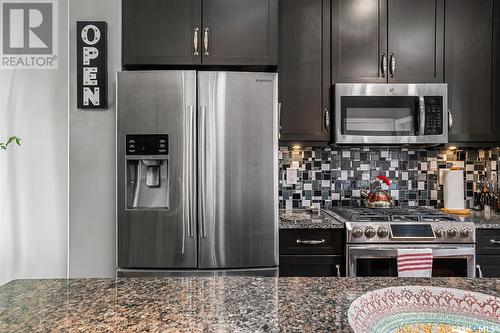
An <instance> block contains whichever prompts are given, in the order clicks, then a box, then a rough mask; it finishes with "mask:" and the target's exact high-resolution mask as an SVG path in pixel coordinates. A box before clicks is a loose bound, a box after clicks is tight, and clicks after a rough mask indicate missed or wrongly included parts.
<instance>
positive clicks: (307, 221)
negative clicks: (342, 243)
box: [279, 209, 500, 229]
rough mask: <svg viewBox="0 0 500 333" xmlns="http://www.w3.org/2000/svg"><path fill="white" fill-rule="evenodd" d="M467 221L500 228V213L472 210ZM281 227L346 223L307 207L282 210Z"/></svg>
mask: <svg viewBox="0 0 500 333" xmlns="http://www.w3.org/2000/svg"><path fill="white" fill-rule="evenodd" d="M290 213H291V214H292V215H294V216H296V217H297V219H286V218H284V217H285V215H286V214H290ZM464 220H465V221H470V222H474V223H475V226H476V229H500V214H497V213H491V214H485V213H484V212H481V211H471V213H470V215H469V216H466V217H464ZM279 228H280V229H344V228H345V225H344V223H342V222H340V221H339V220H336V219H335V218H332V217H330V216H327V215H324V214H323V213H321V215H319V216H317V215H314V214H311V213H310V212H308V211H307V210H305V209H293V210H280V221H279Z"/></svg>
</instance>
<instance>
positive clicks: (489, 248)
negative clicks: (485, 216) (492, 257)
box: [476, 229, 500, 255]
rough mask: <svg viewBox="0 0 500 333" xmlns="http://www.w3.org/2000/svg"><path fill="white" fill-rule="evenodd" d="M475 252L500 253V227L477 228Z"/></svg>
mask: <svg viewBox="0 0 500 333" xmlns="http://www.w3.org/2000/svg"><path fill="white" fill-rule="evenodd" d="M476 253H477V254H498V255H500V229H488V230H477V231H476Z"/></svg>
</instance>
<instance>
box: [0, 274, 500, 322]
mask: <svg viewBox="0 0 500 333" xmlns="http://www.w3.org/2000/svg"><path fill="white" fill-rule="evenodd" d="M401 285H433V286H441V287H449V288H459V289H465V290H471V291H478V292H484V293H488V294H491V295H494V296H500V280H496V279H466V278H434V279H396V278H257V277H253V278H252V277H244V278H243V277H241V278H238V277H224V278H163V279H161V278H143V279H120V280H118V281H115V280H110V279H78V280H64V279H62V280H16V281H12V282H10V283H8V284H6V285H4V286H1V287H0V331H1V332H48V331H55V332H61V331H62V332H67V331H70V330H71V331H75V332H77V331H84V332H89V331H92V332H110V331H112V332H150V331H161V332H213V331H219V332H234V331H256V332H351V329H350V328H349V325H348V322H347V315H346V313H347V310H348V308H349V305H350V304H351V303H352V301H353V300H354V299H356V298H357V297H358V296H360V295H362V294H364V293H366V292H367V291H370V290H374V289H379V288H384V287H387V286H401Z"/></svg>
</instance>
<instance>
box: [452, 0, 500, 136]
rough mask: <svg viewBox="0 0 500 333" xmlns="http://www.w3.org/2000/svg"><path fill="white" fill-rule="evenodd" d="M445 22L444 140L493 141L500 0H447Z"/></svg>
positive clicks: (498, 121) (498, 112) (499, 111)
mask: <svg viewBox="0 0 500 333" xmlns="http://www.w3.org/2000/svg"><path fill="white" fill-rule="evenodd" d="M445 21H446V28H445V31H446V38H445V41H446V42H445V55H446V56H445V82H447V83H448V105H449V110H450V112H451V114H452V117H453V123H452V127H451V129H450V136H449V141H450V142H467V143H474V142H477V143H485V142H498V141H499V140H500V131H499V130H498V128H499V126H500V103H499V102H500V100H499V98H500V94H499V93H498V88H499V83H500V82H499V81H498V78H499V77H500V66H499V65H500V64H499V61H498V59H499V57H500V48H499V47H500V45H499V41H500V24H499V22H500V1H497V0H447V1H446V20H445ZM495 87H496V88H495Z"/></svg>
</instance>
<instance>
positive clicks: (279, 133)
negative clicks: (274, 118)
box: [278, 103, 282, 140]
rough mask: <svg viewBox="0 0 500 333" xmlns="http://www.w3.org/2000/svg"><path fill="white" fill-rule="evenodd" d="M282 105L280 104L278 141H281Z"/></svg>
mask: <svg viewBox="0 0 500 333" xmlns="http://www.w3.org/2000/svg"><path fill="white" fill-rule="evenodd" d="M281 129H282V126H281V103H278V139H279V140H281Z"/></svg>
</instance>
